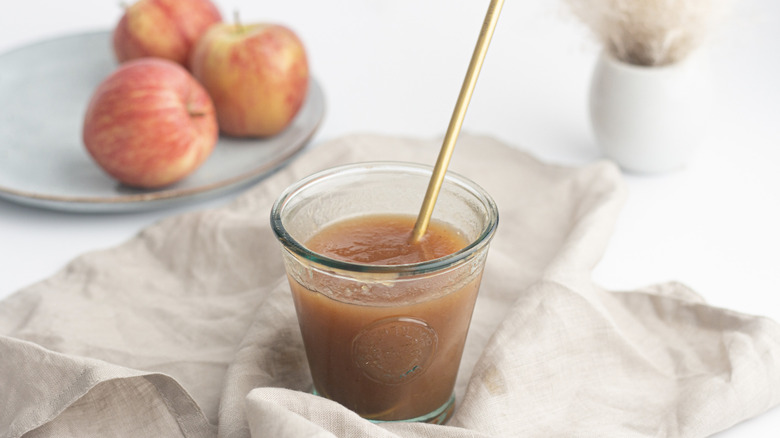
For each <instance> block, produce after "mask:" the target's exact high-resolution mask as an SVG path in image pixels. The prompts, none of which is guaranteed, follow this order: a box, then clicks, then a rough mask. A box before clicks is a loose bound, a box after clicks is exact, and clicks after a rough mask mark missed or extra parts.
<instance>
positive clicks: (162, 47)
mask: <svg viewBox="0 0 780 438" xmlns="http://www.w3.org/2000/svg"><path fill="white" fill-rule="evenodd" d="M221 21H222V16H221V15H220V13H219V10H218V9H217V7H216V6H215V5H214V4H213V3H212V2H211V1H210V0H140V1H138V2H136V3H134V4H132V5H131V6H129V7H128V8H127V9H126V10H125V13H124V15H122V18H121V19H120V20H119V23H117V25H116V27H115V28H114V36H113V40H114V41H113V42H114V53H115V54H116V57H117V59H118V60H119V62H125V61H129V60H131V59H136V58H143V57H148V56H153V57H158V58H165V59H170V60H171V61H173V62H178V63H179V64H181V65H183V66H185V67H186V66H187V60H188V59H189V56H190V52H191V50H192V47H193V46H194V45H195V42H197V41H198V39H199V38H200V37H201V36H202V35H203V34H204V33H205V32H206V30H207V29H208V28H209V27H210V26H211V25H213V24H215V23H219V22H221Z"/></svg>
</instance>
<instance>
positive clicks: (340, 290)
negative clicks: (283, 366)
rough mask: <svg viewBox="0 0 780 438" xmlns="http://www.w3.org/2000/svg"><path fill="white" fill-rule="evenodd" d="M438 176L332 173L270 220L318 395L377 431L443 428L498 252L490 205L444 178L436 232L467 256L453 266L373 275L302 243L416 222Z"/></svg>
mask: <svg viewBox="0 0 780 438" xmlns="http://www.w3.org/2000/svg"><path fill="white" fill-rule="evenodd" d="M431 172H432V168H431V167H428V166H421V165H416V164H407V163H392V162H376V163H361V164H354V165H347V166H341V167H336V168H332V169H329V170H325V171H323V172H320V173H317V174H315V175H312V176H310V177H308V178H305V179H303V180H302V181H300V182H298V183H296V184H294V185H293V186H291V187H289V188H288V189H287V190H286V191H285V192H284V193H282V195H281V196H280V198H279V199H278V200H277V201H276V203H275V204H274V206H273V209H272V211H271V225H272V228H273V230H274V232H275V234H276V237H277V238H278V239H279V241H280V242H281V246H282V254H283V259H284V263H285V269H286V271H287V276H288V279H289V282H290V288H291V292H292V296H293V300H294V302H295V309H296V312H297V316H298V323H299V326H300V330H301V334H302V336H303V342H304V347H305V350H306V357H307V360H308V363H309V369H310V371H311V376H312V380H313V383H314V390H313V391H314V392H315V393H316V394H319V395H321V396H324V397H326V398H328V399H331V400H334V401H336V402H338V403H340V404H342V405H344V406H345V407H347V408H349V409H351V410H352V411H354V412H356V413H357V414H359V415H360V416H362V417H364V418H367V419H369V420H372V421H377V422H380V421H421V422H429V423H439V424H440V423H444V422H445V421H446V420H447V419H449V417H450V415H451V414H452V411H453V409H454V402H455V397H454V392H453V388H454V386H455V378H456V376H457V373H458V368H459V366H460V360H461V356H462V353H463V346H464V344H465V341H466V335H467V333H468V328H469V324H470V322H471V315H472V311H473V309H474V303H475V300H476V298H477V293H478V289H479V283H480V280H481V277H482V271H483V267H484V264H485V259H486V257H487V251H488V246H489V243H490V240H491V239H492V237H493V234H494V233H495V230H496V227H497V225H498V209H497V208H496V205H495V202H494V201H493V200H492V198H491V197H490V196H489V195H488V194H487V193H486V192H485V191H484V190H483V189H482V188H480V187H479V186H477V185H476V184H474V183H473V182H471V181H469V180H468V179H466V178H464V177H462V176H459V175H457V174H454V173H452V172H448V173H447V176H446V178H445V180H444V183H443V185H442V189H441V191H440V194H439V197H438V199H437V203H436V208H435V210H434V214H433V217H432V221H438V222H443V223H445V224H447V225H449V226H450V227H452V228H453V229H455V230H457V232H458V233H460V234H462V235H463V236H464V237H465V238H466V240H467V241H468V244H467V245H466V247H464V248H463V249H461V250H459V251H457V252H455V253H453V254H449V255H447V256H444V257H441V258H438V259H434V260H429V261H425V262H420V263H413V264H404V265H368V264H359V263H350V262H345V261H340V260H336V259H333V258H329V257H326V256H323V255H321V254H318V253H315V252H313V251H311V250H309V249H308V248H306V246H305V242H307V240H308V239H309V238H311V237H312V236H313V235H315V234H316V233H317V232H318V231H320V230H322V229H323V227H326V226H328V225H330V224H332V223H334V222H339V221H341V220H344V219H348V218H355V217H359V216H365V215H374V214H393V215H397V214H406V215H409V216H411V217H416V216H417V214H418V212H419V209H420V206H421V205H422V201H423V197H424V195H425V191H426V189H427V185H428V181H429V180H430V176H431Z"/></svg>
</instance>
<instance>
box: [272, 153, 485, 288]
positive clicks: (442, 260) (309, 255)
mask: <svg viewBox="0 0 780 438" xmlns="http://www.w3.org/2000/svg"><path fill="white" fill-rule="evenodd" d="M388 170H392V171H395V172H399V171H401V172H405V173H407V174H417V175H422V176H425V177H426V179H430V175H431V174H432V173H433V167H432V166H428V165H423V164H417V163H407V162H399V161H369V162H361V163H353V164H345V165H340V166H335V167H331V168H328V169H325V170H322V171H319V172H316V173H314V174H312V175H309V176H307V177H305V178H303V179H301V180H299V181H298V182H296V183H294V184H292V185H290V186H289V187H287V188H286V189H285V190H284V191H283V192H282V194H281V195H280V196H279V197H278V198H277V199H276V201H275V202H274V204H273V207H272V208H271V228H272V229H273V231H274V234H275V235H276V238H277V240H279V242H280V243H281V244H282V246H283V247H284V249H285V250H287V251H289V252H292V253H293V254H295V255H297V256H299V257H302V258H304V259H306V260H309V261H311V262H314V263H317V264H319V265H322V266H325V267H328V268H331V269H335V270H338V271H347V272H358V273H372V274H395V275H411V274H422V273H429V272H435V271H440V270H443V269H446V268H448V267H450V266H453V265H455V264H457V263H459V262H461V261H463V260H466V259H468V258H469V257H470V256H471V255H472V254H474V253H476V252H478V251H479V250H480V249H481V248H483V247H485V246H486V245H488V244H489V243H490V241H491V239H492V238H493V235H494V233H495V231H496V228H497V226H498V207H497V206H496V203H495V201H494V200H493V198H492V197H491V196H490V195H489V194H488V193H487V192H486V191H485V190H484V189H483V188H482V187H480V186H479V185H478V184H476V183H475V182H473V181H472V180H470V179H468V178H466V177H464V176H462V175H460V174H458V173H456V172H453V171H451V170H447V172H446V174H445V176H444V183H443V184H454V185H456V186H458V187H459V188H461V189H464V190H465V191H466V192H468V193H469V194H471V195H472V196H473V197H474V198H475V199H476V200H478V201H479V203H480V204H481V205H482V206H483V207H484V209H485V211H486V213H487V217H488V220H487V223H486V224H485V226H484V227H482V232H481V233H480V234H479V235H478V236H477V237H476V238H475V239H472V240H471V241H470V242H469V244H468V245H466V246H465V247H463V248H461V249H460V250H458V251H456V252H454V253H452V254H448V255H446V256H444V257H439V258H437V259H433V260H427V261H424V262H418V263H408V264H398V265H371V264H364V263H353V262H347V261H344V260H338V259H334V258H331V257H327V256H325V255H322V254H319V253H317V252H314V251H312V250H310V249H308V248H306V247H305V246H304V245H303V243H302V242H299V241H297V240H296V239H295V238H293V237H292V235H290V233H289V232H288V231H287V229H286V228H285V227H284V223H283V222H282V214H283V212H284V210H285V207H287V205H288V204H289V202H290V201H291V200H293V199H294V198H295V196H296V195H298V194H300V193H301V192H302V191H304V190H305V189H306V188H308V187H310V186H312V185H315V184H318V183H321V182H325V181H327V180H329V179H333V178H337V177H340V176H343V175H349V174H357V173H371V172H372V171H388ZM426 187H427V185H426Z"/></svg>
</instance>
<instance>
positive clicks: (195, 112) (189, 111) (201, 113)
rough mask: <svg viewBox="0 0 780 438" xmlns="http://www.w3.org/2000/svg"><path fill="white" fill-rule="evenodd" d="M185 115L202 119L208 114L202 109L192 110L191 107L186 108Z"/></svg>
mask: <svg viewBox="0 0 780 438" xmlns="http://www.w3.org/2000/svg"><path fill="white" fill-rule="evenodd" d="M187 114H189V115H190V116H192V117H203V116H205V115H206V114H208V113H207V112H206V111H204V110H202V109H194V108H192V107H191V106H189V105H188V106H187Z"/></svg>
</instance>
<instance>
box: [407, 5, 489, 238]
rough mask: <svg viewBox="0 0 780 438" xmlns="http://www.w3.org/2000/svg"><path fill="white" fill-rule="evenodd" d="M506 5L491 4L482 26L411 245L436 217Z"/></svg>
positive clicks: (416, 223)
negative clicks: (464, 123) (494, 31)
mask: <svg viewBox="0 0 780 438" xmlns="http://www.w3.org/2000/svg"><path fill="white" fill-rule="evenodd" d="M503 4H504V0H491V1H490V6H488V11H487V14H486V15H485V22H484V23H483V24H482V30H481V31H480V33H479V39H478V40H477V46H476V47H475V48H474V54H473V55H471V62H470V63H469V68H468V70H467V71H466V78H465V79H464V80H463V86H462V87H461V89H460V94H459V95H458V101H457V102H456V103H455V110H454V111H453V112H452V118H451V119H450V124H449V126H448V127H447V134H446V135H445V136H444V142H443V143H442V145H441V151H439V157H438V158H437V159H436V165H435V166H434V168H433V174H432V175H431V181H430V182H429V183H428V190H427V191H426V192H425V199H423V203H422V207H421V208H420V214H419V215H418V216H417V222H415V224H414V230H413V231H412V242H419V241H420V239H422V236H423V235H425V231H426V230H427V229H428V224H429V223H430V221H431V215H432V214H433V207H434V206H435V205H436V198H437V197H438V196H439V191H440V190H441V185H442V182H444V174H445V173H447V166H448V165H449V164H450V158H452V151H453V150H454V149H455V142H456V141H457V139H458V134H459V133H460V128H461V126H462V125H463V119H464V118H465V117H466V108H467V107H468V106H469V101H470V100H471V95H472V94H473V93H474V86H475V85H476V83H477V76H479V70H480V68H482V61H484V60H485V55H486V54H487V49H488V45H489V44H490V38H491V37H492V36H493V30H495V28H496V22H498V15H499V14H500V13H501V7H502V6H503Z"/></svg>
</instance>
